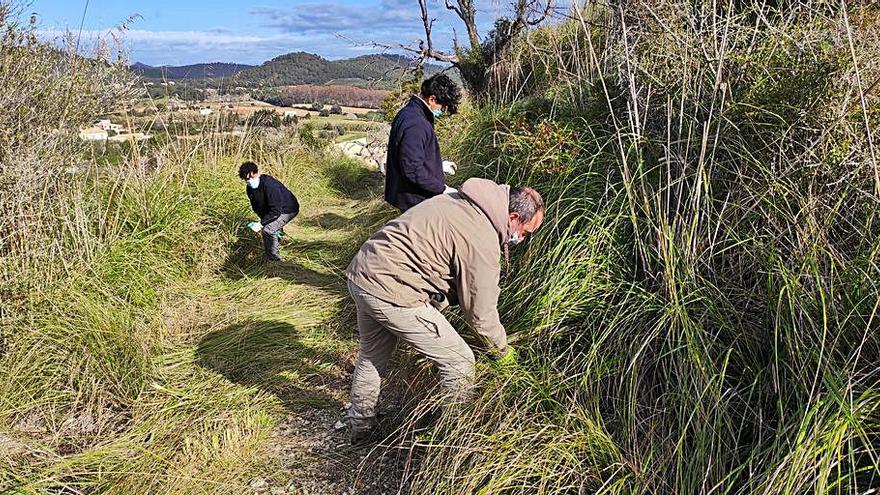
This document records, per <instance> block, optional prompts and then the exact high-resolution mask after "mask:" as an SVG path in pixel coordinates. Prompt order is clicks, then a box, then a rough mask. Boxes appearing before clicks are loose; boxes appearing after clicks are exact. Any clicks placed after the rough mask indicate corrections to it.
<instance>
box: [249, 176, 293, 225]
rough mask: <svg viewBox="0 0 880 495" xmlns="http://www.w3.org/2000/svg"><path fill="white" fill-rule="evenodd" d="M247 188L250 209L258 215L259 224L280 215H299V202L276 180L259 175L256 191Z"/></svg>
mask: <svg viewBox="0 0 880 495" xmlns="http://www.w3.org/2000/svg"><path fill="white" fill-rule="evenodd" d="M245 187H246V188H247V196H248V199H249V200H251V208H252V209H253V210H254V213H256V214H257V215H259V217H260V223H261V224H263V225H266V224H268V223H270V222H272V221H273V220H275V219H276V218H278V216H279V215H281V214H282V213H291V214H293V215H294V216H296V215H298V214H299V202H298V201H297V200H296V196H294V195H293V193H292V192H290V189H288V188H286V187H284V184H282V183H281V182H280V181H279V180H278V179H276V178H275V177H272V176H271V175H267V174H260V185H259V186H257V188H256V189H252V188H251V187H250V186H245Z"/></svg>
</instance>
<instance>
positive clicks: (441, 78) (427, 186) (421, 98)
mask: <svg viewBox="0 0 880 495" xmlns="http://www.w3.org/2000/svg"><path fill="white" fill-rule="evenodd" d="M460 100H461V91H460V90H459V88H458V86H457V85H456V84H455V83H454V82H453V81H452V79H450V78H449V76H447V75H445V74H437V75H435V76H432V77H430V78H428V79H425V81H424V82H422V87H421V91H420V94H418V95H415V96H413V97H412V98H411V99H410V101H409V103H407V104H406V106H404V107H403V108H402V109H401V110H400V111H399V112H398V113H397V115H396V116H395V117H394V121H393V122H392V123H391V135H390V136H389V139H388V160H387V162H386V166H385V201H387V202H388V203H390V204H391V205H392V206H394V207H396V208H397V209H398V210H400V211H401V212H404V211H406V210H408V209H410V208H412V207H413V206H415V205H417V204H419V203H421V202H422V201H424V200H426V199H428V198H430V197H433V196H437V195H438V194H443V193H444V192H452V191H454V189H452V188H450V187H448V186H447V185H446V179H445V177H444V175H443V170H444V165H446V167H445V168H447V170H448V169H450V168H452V169H453V170H454V166H455V164H453V163H452V162H447V163H445V164H444V162H443V160H442V159H441V158H440V144H439V143H438V142H437V134H436V133H435V132H434V122H435V120H436V119H437V118H438V117H440V115H442V114H444V113H448V114H454V113H456V111H457V110H458V103H459V101H460Z"/></svg>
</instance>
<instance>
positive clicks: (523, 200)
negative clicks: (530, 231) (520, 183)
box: [508, 187, 544, 222]
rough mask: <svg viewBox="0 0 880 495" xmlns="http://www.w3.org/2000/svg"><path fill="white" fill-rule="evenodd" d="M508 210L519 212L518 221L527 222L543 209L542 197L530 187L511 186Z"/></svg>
mask: <svg viewBox="0 0 880 495" xmlns="http://www.w3.org/2000/svg"><path fill="white" fill-rule="evenodd" d="M508 211H509V212H510V213H519V218H520V221H522V222H528V221H530V220H531V219H532V217H534V216H535V214H536V213H538V212H539V211H540V212H543V211H544V199H543V198H541V195H540V194H538V191H535V190H534V189H532V188H531V187H511V188H510V206H509V207H508Z"/></svg>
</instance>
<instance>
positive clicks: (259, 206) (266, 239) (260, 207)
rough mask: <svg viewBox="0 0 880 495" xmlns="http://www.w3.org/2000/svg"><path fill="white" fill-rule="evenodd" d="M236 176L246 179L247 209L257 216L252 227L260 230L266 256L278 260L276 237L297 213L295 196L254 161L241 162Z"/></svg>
mask: <svg viewBox="0 0 880 495" xmlns="http://www.w3.org/2000/svg"><path fill="white" fill-rule="evenodd" d="M238 176H239V177H240V178H241V179H242V180H244V181H246V182H247V196H248V199H249V200H250V202H251V209H253V210H254V213H256V214H257V216H259V217H260V223H259V224H255V225H253V228H254V230H256V231H262V234H263V249H264V250H265V256H266V259H267V260H269V261H281V253H280V252H279V250H278V246H279V241H278V237H279V234H280V232H281V229H282V228H284V226H285V225H287V223H289V222H290V221H291V220H293V219H294V218H296V216H297V215H298V214H299V202H298V201H297V200H296V196H294V195H293V193H292V192H290V190H289V189H288V188H287V187H285V186H284V184H282V183H281V182H280V181H279V180H278V179H276V178H275V177H272V176H271V175H268V174H261V173H260V172H259V170H257V164H256V163H253V162H244V163H243V164H242V165H241V167H240V168H239V169H238Z"/></svg>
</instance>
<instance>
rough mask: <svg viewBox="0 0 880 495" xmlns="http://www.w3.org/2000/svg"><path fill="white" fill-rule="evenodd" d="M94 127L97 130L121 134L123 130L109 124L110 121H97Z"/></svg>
mask: <svg viewBox="0 0 880 495" xmlns="http://www.w3.org/2000/svg"><path fill="white" fill-rule="evenodd" d="M95 127H97V128H99V129H103V130H105V131H114V132H122V131H123V130H125V127H123V126H122V125H120V124H114V123H112V122H110V119H101V120H99V121H98V123H97V124H95Z"/></svg>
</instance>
